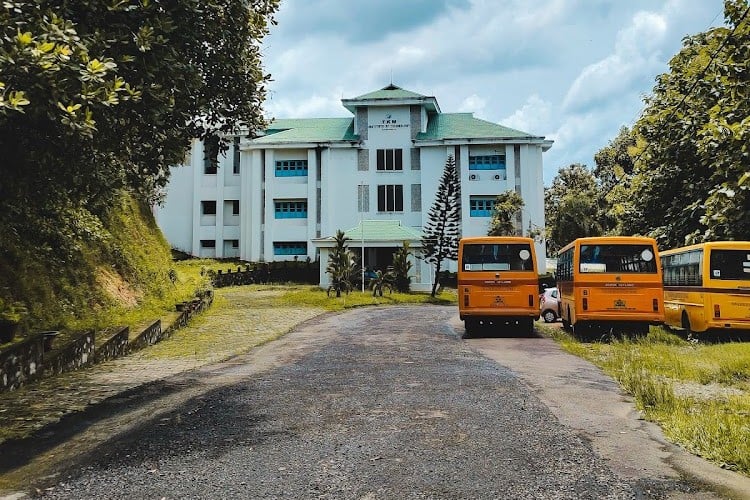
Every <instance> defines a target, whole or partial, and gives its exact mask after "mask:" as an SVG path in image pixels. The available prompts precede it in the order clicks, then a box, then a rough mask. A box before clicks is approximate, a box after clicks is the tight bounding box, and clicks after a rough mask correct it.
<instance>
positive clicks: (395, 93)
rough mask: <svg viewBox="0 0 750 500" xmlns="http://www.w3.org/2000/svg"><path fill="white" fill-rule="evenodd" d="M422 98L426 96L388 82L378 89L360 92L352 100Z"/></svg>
mask: <svg viewBox="0 0 750 500" xmlns="http://www.w3.org/2000/svg"><path fill="white" fill-rule="evenodd" d="M414 97H417V98H422V97H426V96H423V95H422V94H417V93H416V92H412V91H410V90H404V89H402V88H401V87H399V86H397V85H393V84H390V85H388V86H387V87H383V88H382V89H380V90H375V91H374V92H369V93H367V94H362V95H361V96H357V97H355V98H354V99H353V100H357V101H358V100H366V99H409V98H414Z"/></svg>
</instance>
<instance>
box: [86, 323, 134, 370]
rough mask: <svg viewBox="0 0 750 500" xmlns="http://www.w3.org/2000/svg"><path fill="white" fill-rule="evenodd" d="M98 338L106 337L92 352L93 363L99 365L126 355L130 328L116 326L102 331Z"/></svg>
mask: <svg viewBox="0 0 750 500" xmlns="http://www.w3.org/2000/svg"><path fill="white" fill-rule="evenodd" d="M99 337H108V338H106V340H104V339H102V342H101V343H100V344H99V345H97V346H96V349H95V351H94V358H95V359H94V362H95V363H101V362H103V361H107V360H108V359H115V358H119V357H120V356H124V355H125V354H127V353H128V348H129V343H128V339H129V337H130V328H128V327H127V326H118V327H114V328H109V329H107V330H104V331H103V332H101V333H100V334H99Z"/></svg>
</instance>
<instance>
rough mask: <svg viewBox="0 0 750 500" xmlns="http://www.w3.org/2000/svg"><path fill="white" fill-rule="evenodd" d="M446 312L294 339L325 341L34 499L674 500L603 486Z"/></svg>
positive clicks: (342, 318) (332, 324) (577, 447)
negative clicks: (318, 337) (326, 339)
mask: <svg viewBox="0 0 750 500" xmlns="http://www.w3.org/2000/svg"><path fill="white" fill-rule="evenodd" d="M453 315H455V310H454V308H450V307H425V306H422V307H393V308H382V309H380V308H378V309H360V310H356V311H350V312H347V313H344V314H341V315H336V316H328V317H326V318H324V319H320V320H311V321H309V322H307V323H306V324H304V325H303V326H302V327H301V328H302V329H304V330H306V331H307V333H308V334H309V333H310V332H311V331H313V332H315V330H316V329H317V330H318V331H319V333H320V335H321V336H323V335H328V336H331V341H329V342H320V343H318V344H316V345H315V347H314V348H313V349H310V350H309V352H307V353H306V354H304V355H302V356H298V357H296V358H295V359H293V360H292V361H290V362H288V363H286V364H283V365H282V366H280V367H276V368H273V369H271V370H267V371H265V372H262V373H260V374H252V375H248V376H245V377H242V378H240V379H238V380H236V381H234V382H233V383H231V384H228V385H222V386H219V387H217V388H215V389H212V390H210V391H208V392H205V393H204V394H202V395H200V396H199V397H196V398H193V399H190V400H188V401H187V402H185V403H184V404H181V405H179V406H178V407H175V408H172V409H170V411H169V412H168V413H167V414H166V415H165V414H161V415H159V416H158V418H157V417H155V418H153V419H152V420H148V421H144V422H142V424H141V425H139V426H138V427H137V428H135V429H134V430H132V431H129V432H127V433H126V434H123V435H120V436H118V437H117V438H114V439H112V440H111V441H109V442H106V443H104V444H102V445H101V446H99V447H97V449H95V450H94V451H93V452H92V453H91V454H90V455H87V456H84V457H79V458H80V459H79V461H78V462H77V463H71V464H70V467H69V468H68V470H67V471H66V472H65V473H64V474H62V475H61V476H58V482H57V483H56V484H47V485H45V486H48V488H46V489H42V490H41V495H43V496H44V497H45V498H76V499H77V498H81V499H84V498H92V499H93V498H96V499H99V498H155V499H161V498H324V499H327V498H364V499H382V498H399V499H401V498H405V499H410V498H415V499H416V498H550V499H558V498H560V499H562V498H575V499H588V498H590V499H602V498H617V499H621V498H662V497H665V496H666V495H667V493H666V492H667V491H672V492H674V491H680V489H682V490H683V491H687V489H688V487H687V486H686V485H682V484H680V483H679V482H675V481H666V480H661V479H660V478H650V479H649V480H648V481H645V482H643V481H638V482H635V481H626V480H623V479H622V478H619V477H618V476H617V475H615V474H614V473H613V472H612V470H610V469H609V468H608V467H607V465H606V463H605V462H604V461H603V460H602V459H601V458H600V457H598V456H597V455H596V454H595V453H594V452H593V451H592V448H591V446H590V445H589V443H588V442H587V441H585V440H583V439H581V437H579V436H578V435H577V434H575V433H574V432H573V431H571V430H569V429H567V428H566V427H564V426H562V425H561V424H560V423H559V421H558V420H557V419H556V417H555V416H554V415H553V414H552V413H551V412H550V411H549V409H548V408H547V407H545V406H544V404H542V403H541V402H540V400H539V399H538V398H537V397H536V396H535V395H534V394H532V393H531V392H530V391H529V389H528V387H527V386H526V385H524V384H523V383H521V382H520V381H519V380H518V379H517V378H516V377H515V376H514V374H513V372H511V371H509V370H508V369H505V368H503V367H502V366H500V365H498V364H496V363H494V362H492V361H490V360H489V359H487V358H485V357H482V356H481V355H480V354H478V353H477V352H476V351H474V350H472V349H470V348H469V346H468V345H467V343H466V342H465V341H463V340H462V339H461V338H460V335H459V334H458V333H457V332H455V331H454V330H453V329H452V328H451V327H450V325H449V323H448V320H449V318H450V317H451V316H453ZM291 335H292V336H294V335H295V334H294V333H293V334H291ZM304 341H305V339H304V338H302V339H301V340H300V342H304ZM291 345H294V343H293V342H292V343H291ZM202 376H206V377H209V376H211V375H210V374H209V373H208V372H206V373H205V374H204V375H202Z"/></svg>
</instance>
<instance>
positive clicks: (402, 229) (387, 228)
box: [318, 220, 422, 246]
mask: <svg viewBox="0 0 750 500" xmlns="http://www.w3.org/2000/svg"><path fill="white" fill-rule="evenodd" d="M362 226H364V231H365V241H393V242H397V243H401V242H403V241H411V242H415V241H419V240H421V239H422V231H420V230H419V229H414V228H413V227H409V226H403V225H401V221H400V220H364V221H362V222H360V223H359V224H357V225H356V226H355V227H353V228H351V229H347V230H346V231H344V235H345V236H346V237H347V238H349V242H348V244H349V246H356V244H357V242H358V241H362ZM333 240H334V238H333V236H329V237H327V238H321V239H320V240H318V241H333Z"/></svg>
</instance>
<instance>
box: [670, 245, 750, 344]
mask: <svg viewBox="0 0 750 500" xmlns="http://www.w3.org/2000/svg"><path fill="white" fill-rule="evenodd" d="M661 265H662V269H663V273H664V278H663V279H664V313H665V322H666V323H667V325H669V326H674V327H678V328H683V329H684V330H686V331H687V333H688V334H690V333H693V332H695V333H700V332H706V331H718V330H730V331H731V330H750V241H713V242H708V243H702V244H699V245H691V246H687V247H682V248H675V249H674V250H667V251H665V252H662V253H661Z"/></svg>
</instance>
